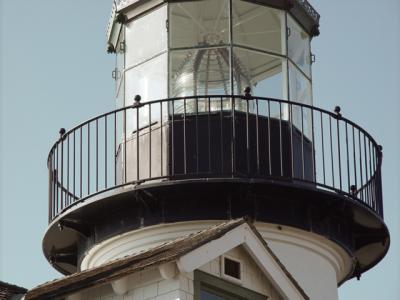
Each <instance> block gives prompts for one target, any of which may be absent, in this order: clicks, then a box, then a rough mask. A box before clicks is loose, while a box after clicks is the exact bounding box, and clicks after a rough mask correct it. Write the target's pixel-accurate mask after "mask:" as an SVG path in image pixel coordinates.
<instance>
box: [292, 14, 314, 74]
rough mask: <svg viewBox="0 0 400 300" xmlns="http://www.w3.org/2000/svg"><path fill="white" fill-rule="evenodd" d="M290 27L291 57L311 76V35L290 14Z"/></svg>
mask: <svg viewBox="0 0 400 300" xmlns="http://www.w3.org/2000/svg"><path fill="white" fill-rule="evenodd" d="M288 27H289V29H290V34H289V38H288V55H289V58H290V59H292V60H293V61H294V63H295V64H296V65H297V66H298V67H299V68H300V69H301V70H302V71H303V72H304V73H305V74H306V75H307V76H308V77H310V76H311V49H310V37H309V36H308V34H307V32H305V31H304V30H303V29H302V28H301V27H300V25H298V24H297V23H296V21H294V20H293V18H292V17H291V16H290V15H288Z"/></svg>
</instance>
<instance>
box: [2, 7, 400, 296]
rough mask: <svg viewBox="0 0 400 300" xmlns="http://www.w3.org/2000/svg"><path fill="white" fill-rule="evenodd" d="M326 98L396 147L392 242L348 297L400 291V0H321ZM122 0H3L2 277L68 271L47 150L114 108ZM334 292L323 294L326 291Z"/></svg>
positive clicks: (22, 278)
mask: <svg viewBox="0 0 400 300" xmlns="http://www.w3.org/2000/svg"><path fill="white" fill-rule="evenodd" d="M312 4H313V5H314V7H315V8H316V9H317V10H318V11H319V13H320V14H321V16H322V17H321V35H320V36H319V37H318V38H316V39H315V40H314V41H313V44H312V48H313V52H314V53H315V54H316V57H317V62H316V63H315V64H314V65H313V79H314V85H313V90H314V103H315V105H317V106H320V107H322V108H326V109H333V108H334V106H335V105H340V106H341V107H342V112H343V114H344V115H345V116H346V117H350V119H352V120H354V121H355V122H356V123H358V124H360V125H361V126H363V127H364V128H366V129H367V131H368V132H370V133H371V134H372V135H373V136H374V137H375V139H376V140H377V141H378V143H380V144H382V145H383V148H384V165H383V186H384V204H385V206H384V208H385V220H386V223H387V225H388V227H389V230H390V233H391V239H392V244H391V248H390V250H389V253H388V255H387V256H386V258H385V259H384V260H383V261H382V262H381V263H380V264H379V265H378V266H377V267H375V268H374V269H373V270H371V271H369V272H367V273H366V274H364V275H363V277H362V279H361V281H356V280H351V281H349V282H347V283H345V284H344V285H343V286H342V287H341V288H340V299H342V300H350V299H364V300H370V299H371V300H372V299H374V300H375V299H384V300H397V299H400V216H399V214H400V199H399V196H400V175H399V174H400V172H399V169H400V159H399V156H400V134H399V132H400V118H399V114H400V1H399V0H382V1H373V0H347V1H345V0H335V1H322V0H313V1H312ZM110 8H111V0H85V1H82V0H68V1H61V0H26V1H16V0H0V30H1V31H0V100H1V102H0V139H1V143H0V172H1V175H0V280H3V281H9V282H12V283H15V284H19V285H21V286H25V287H27V288H31V287H33V286H35V285H37V284H40V283H43V282H45V281H48V280H51V279H54V278H56V277H60V274H58V273H57V272H56V271H54V270H52V268H51V267H50V265H49V264H48V263H47V261H46V260H45V259H44V257H43V255H42V252H41V239H42V237H43V234H44V232H45V230H46V226H47V169H46V157H47V154H48V150H49V149H50V147H51V145H52V143H53V142H54V141H55V140H56V139H57V137H58V130H59V128H60V127H65V128H70V127H72V126H74V125H76V124H78V123H80V122H82V121H84V120H86V119H88V118H89V117H92V116H94V115H97V114H100V113H103V112H105V111H108V110H111V109H113V107H114V101H113V81H112V79H111V70H112V68H113V65H114V57H113V56H112V55H108V54H106V51H105V49H106V34H105V28H106V24H107V22H108V17H109V14H110ZM321 300H323V299H321Z"/></svg>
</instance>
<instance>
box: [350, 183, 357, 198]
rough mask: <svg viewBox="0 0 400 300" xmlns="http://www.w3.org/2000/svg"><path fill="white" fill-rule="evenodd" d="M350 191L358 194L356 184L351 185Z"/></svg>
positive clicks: (352, 193) (353, 194)
mask: <svg viewBox="0 0 400 300" xmlns="http://www.w3.org/2000/svg"><path fill="white" fill-rule="evenodd" d="M350 192H351V195H352V196H355V195H356V194H357V187H356V186H355V185H354V184H353V185H351V186H350Z"/></svg>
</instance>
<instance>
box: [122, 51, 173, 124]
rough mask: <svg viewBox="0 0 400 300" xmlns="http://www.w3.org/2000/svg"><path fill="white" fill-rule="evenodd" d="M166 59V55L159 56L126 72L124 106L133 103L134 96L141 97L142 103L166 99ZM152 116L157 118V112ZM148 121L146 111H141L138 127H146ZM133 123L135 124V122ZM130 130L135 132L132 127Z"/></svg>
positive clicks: (129, 122) (129, 121)
mask: <svg viewBox="0 0 400 300" xmlns="http://www.w3.org/2000/svg"><path fill="white" fill-rule="evenodd" d="M167 57H168V55H167V53H164V54H161V55H160V56H157V57H156V58H153V59H152V60H150V61H148V62H146V63H143V64H141V65H139V66H137V67H135V68H133V69H130V70H128V71H126V73H125V76H126V86H125V95H126V97H125V105H126V106H128V105H132V104H133V103H134V98H135V95H140V96H141V97H142V100H141V102H142V103H143V102H147V101H150V100H159V99H164V98H167V94H168V93H167ZM152 115H153V116H157V115H159V112H157V111H154V112H152ZM148 120H149V114H148V109H143V110H142V111H141V113H140V120H139V124H140V127H142V126H144V125H146V124H147V123H148ZM127 123H128V124H129V126H131V125H132V122H131V120H129V119H128V120H127ZM134 123H135V124H136V121H135V122H134ZM135 126H136V125H135ZM130 129H131V130H135V129H134V128H132V127H131V128H130Z"/></svg>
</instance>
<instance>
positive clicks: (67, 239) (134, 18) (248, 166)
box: [43, 0, 389, 300]
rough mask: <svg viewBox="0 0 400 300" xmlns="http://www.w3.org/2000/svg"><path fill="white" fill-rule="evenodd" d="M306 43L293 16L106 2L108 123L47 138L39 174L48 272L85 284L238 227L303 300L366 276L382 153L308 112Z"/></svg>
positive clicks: (306, 16)
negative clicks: (196, 237)
mask: <svg viewBox="0 0 400 300" xmlns="http://www.w3.org/2000/svg"><path fill="white" fill-rule="evenodd" d="M318 27H319V15H318V13H317V12H316V11H315V10H314V9H313V8H312V7H311V5H310V4H309V3H308V2H307V1H305V0H279V1H278V0H257V1H256V0H254V1H253V0H218V1H217V0H198V1H184V0H181V1H180V0H174V1H166V0H164V1H162V0H146V1H144V0H143V1H142V0H119V1H116V2H115V3H114V5H113V12H112V17H111V20H110V24H109V29H108V43H109V47H108V50H109V52H111V53H115V54H116V68H115V70H114V71H113V77H114V78H115V82H116V99H117V101H116V103H117V104H116V106H117V108H116V110H114V111H112V112H109V113H105V114H103V115H101V116H98V117H95V118H93V119H91V120H89V121H87V122H84V123H82V124H81V125H79V126H77V127H75V128H73V129H71V130H69V131H65V130H61V131H60V139H59V140H58V141H57V142H56V143H55V145H54V147H53V148H52V149H51V151H50V154H49V158H48V167H49V174H50V181H49V195H50V197H49V227H48V230H47V232H46V234H45V237H44V240H43V250H44V254H45V256H46V257H47V259H48V260H49V261H50V262H51V263H52V265H53V266H54V267H55V268H56V269H57V270H59V271H60V272H62V273H64V274H71V273H75V272H80V271H83V270H87V269H92V268H96V267H99V266H101V265H103V264H104V263H107V262H110V261H112V260H114V259H117V258H122V257H125V256H128V255H133V254H135V253H139V252H140V251H146V250H147V249H151V248H153V247H154V246H157V245H160V244H162V243H165V242H167V241H171V240H174V239H176V238H179V237H181V236H183V235H186V234H190V233H195V232H198V231H200V230H203V229H206V228H209V227H211V226H213V225H216V224H220V223H221V222H224V221H226V220H230V219H235V218H240V217H243V216H248V217H249V218H250V219H251V220H252V221H253V224H254V225H255V228H256V231H257V232H258V233H259V234H260V235H261V236H262V238H263V239H264V240H265V241H266V242H267V243H268V245H269V247H270V248H271V249H272V251H273V252H274V253H275V255H276V256H277V257H278V259H279V260H280V262H281V263H282V264H283V266H284V267H285V268H286V269H287V271H288V272H289V273H290V274H291V276H293V278H294V279H295V280H296V281H297V282H298V284H299V285H300V286H301V288H302V289H303V290H304V292H305V293H306V294H307V295H308V296H309V297H310V299H316V300H320V299H324V300H335V299H337V298H338V295H337V287H338V286H339V285H340V284H342V283H343V282H344V281H346V280H348V279H349V278H352V277H354V276H356V277H359V276H361V274H362V273H363V272H365V271H367V270H368V269H369V268H371V267H373V266H374V265H375V264H377V263H378V262H379V261H380V260H381V259H382V258H383V256H384V255H385V254H386V252H387V250H388V247H389V232H388V229H387V227H386V225H385V223H384V221H383V207H382V190H381V160H382V151H381V150H382V149H381V147H380V146H379V145H378V144H377V143H376V142H375V140H374V139H373V138H372V137H371V136H370V135H369V134H368V133H367V132H366V131H365V130H364V129H362V128H361V127H360V126H358V125H356V124H355V123H353V122H352V121H350V120H348V119H346V118H344V117H342V115H341V114H340V108H339V107H336V108H335V111H334V112H329V111H326V110H323V109H320V108H317V107H315V106H313V99H312V72H311V64H312V58H313V55H312V54H311V50H310V42H311V39H312V38H313V37H315V36H317V35H318V34H319V30H318ZM255 234H256V235H257V233H255ZM249 244H251V243H250V242H249ZM248 247H249V248H251V246H248ZM251 249H253V248H251ZM254 251H255V250H254ZM267 277H268V276H267ZM196 297H197V298H196ZM282 298H284V297H283V296H282ZM195 299H214V298H202V296H201V295H195ZM215 299H217V298H215ZM218 299H220V298H218ZM221 299H222V298H221ZM229 299H230V298H229ZM235 299H236V298H235ZM240 299H242V298H240Z"/></svg>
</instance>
